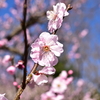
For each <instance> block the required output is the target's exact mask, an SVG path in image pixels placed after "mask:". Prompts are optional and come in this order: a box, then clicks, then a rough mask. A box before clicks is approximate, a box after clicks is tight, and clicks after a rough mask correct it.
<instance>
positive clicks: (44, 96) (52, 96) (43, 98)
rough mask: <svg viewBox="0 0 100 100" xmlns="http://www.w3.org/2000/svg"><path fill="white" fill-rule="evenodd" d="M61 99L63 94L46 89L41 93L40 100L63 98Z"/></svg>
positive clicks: (59, 99) (58, 99)
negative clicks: (46, 90)
mask: <svg viewBox="0 0 100 100" xmlns="http://www.w3.org/2000/svg"><path fill="white" fill-rule="evenodd" d="M63 99H64V95H62V94H57V95H55V94H54V93H53V92H52V91H48V92H46V93H43V94H42V95H41V100H63Z"/></svg>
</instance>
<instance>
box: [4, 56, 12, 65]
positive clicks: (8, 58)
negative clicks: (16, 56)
mask: <svg viewBox="0 0 100 100" xmlns="http://www.w3.org/2000/svg"><path fill="white" fill-rule="evenodd" d="M11 60H12V58H11V56H10V55H5V56H4V58H3V63H6V62H8V61H11Z"/></svg>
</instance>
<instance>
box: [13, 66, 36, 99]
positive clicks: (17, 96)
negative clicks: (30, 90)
mask: <svg viewBox="0 0 100 100" xmlns="http://www.w3.org/2000/svg"><path fill="white" fill-rule="evenodd" d="M37 67H38V64H34V66H33V68H32V70H31V72H30V74H29V75H28V76H27V78H26V82H25V87H26V85H27V84H28V83H29V82H30V80H31V78H32V74H33V73H35V71H36V69H37ZM24 89H25V88H24ZM24 89H23V88H22V85H21V86H20V88H19V89H18V91H17V93H16V96H15V98H14V99H13V100H20V96H21V94H22V93H23V91H24Z"/></svg>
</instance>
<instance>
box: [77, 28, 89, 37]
mask: <svg viewBox="0 0 100 100" xmlns="http://www.w3.org/2000/svg"><path fill="white" fill-rule="evenodd" d="M87 34H88V30H87V29H84V30H82V32H81V33H80V34H79V37H80V38H83V37H85V36H86V35H87Z"/></svg>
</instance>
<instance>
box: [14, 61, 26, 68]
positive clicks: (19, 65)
mask: <svg viewBox="0 0 100 100" xmlns="http://www.w3.org/2000/svg"><path fill="white" fill-rule="evenodd" d="M23 63H24V62H23V61H21V60H19V61H18V63H17V65H16V67H17V68H19V69H23V68H24V67H25V66H24V65H23Z"/></svg>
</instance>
